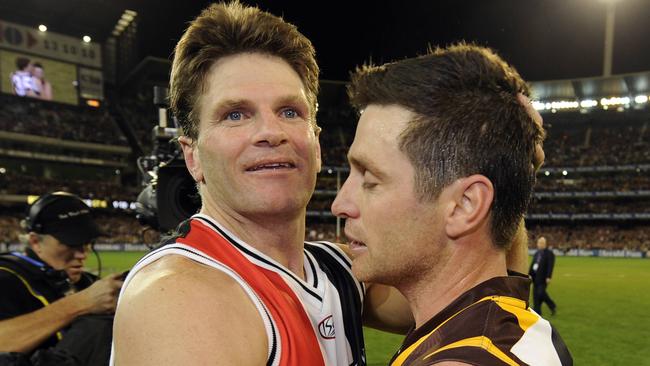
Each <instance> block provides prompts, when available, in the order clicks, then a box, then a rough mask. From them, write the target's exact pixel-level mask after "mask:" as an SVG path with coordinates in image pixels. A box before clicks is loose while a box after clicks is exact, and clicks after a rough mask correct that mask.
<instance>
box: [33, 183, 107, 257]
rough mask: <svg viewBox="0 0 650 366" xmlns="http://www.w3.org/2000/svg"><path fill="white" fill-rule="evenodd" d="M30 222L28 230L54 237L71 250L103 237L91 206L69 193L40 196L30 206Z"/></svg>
mask: <svg viewBox="0 0 650 366" xmlns="http://www.w3.org/2000/svg"><path fill="white" fill-rule="evenodd" d="M27 222H28V230H30V231H34V232H36V233H39V234H48V235H52V236H53V237H55V238H56V239H57V240H59V241H60V242H61V243H62V244H65V245H67V246H71V247H78V246H82V245H85V244H89V243H90V242H92V241H93V240H94V239H96V238H97V237H98V236H103V235H104V233H102V231H101V230H100V229H99V227H98V226H97V224H96V223H95V221H94V220H93V218H92V215H91V212H90V207H88V205H86V204H85V203H84V202H83V201H82V200H81V199H80V198H79V197H77V196H75V195H73V194H70V193H66V192H55V193H50V194H47V195H44V196H41V197H40V198H39V199H38V200H36V201H35V202H34V203H33V204H32V206H31V207H30V209H29V216H28V217H27Z"/></svg>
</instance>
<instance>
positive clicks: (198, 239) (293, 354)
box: [176, 219, 324, 366]
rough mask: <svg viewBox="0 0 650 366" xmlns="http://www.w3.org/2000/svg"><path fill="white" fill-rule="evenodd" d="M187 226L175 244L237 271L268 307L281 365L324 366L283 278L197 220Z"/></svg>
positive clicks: (302, 312) (306, 320)
mask: <svg viewBox="0 0 650 366" xmlns="http://www.w3.org/2000/svg"><path fill="white" fill-rule="evenodd" d="M190 225H191V226H190V227H191V229H190V232H189V233H188V234H187V236H185V237H184V238H183V237H180V238H178V239H177V240H176V241H177V242H178V243H182V244H185V245H188V246H191V247H193V248H196V249H198V250H200V251H202V252H204V253H206V254H208V255H210V256H211V257H212V258H214V259H215V260H217V261H219V262H221V263H223V264H225V265H226V266H228V267H230V268H231V269H232V270H234V271H235V272H237V273H238V274H239V275H240V276H241V277H242V278H243V279H244V280H245V281H246V283H248V285H250V286H251V288H252V289H253V290H254V291H255V293H256V294H257V296H259V298H260V300H261V301H262V302H263V303H264V305H266V307H267V308H268V310H269V312H270V313H271V317H272V318H273V320H274V321H275V324H276V325H277V327H278V333H279V335H280V344H281V347H282V348H281V355H280V365H282V366H298V365H314V366H318V365H324V361H323V357H322V354H321V350H320V347H319V344H318V340H317V339H316V335H315V334H314V328H313V326H312V324H311V321H310V320H309V317H308V316H307V314H306V313H305V310H304V308H303V306H302V304H301V302H300V300H299V299H298V297H297V296H296V294H295V293H294V291H293V290H292V289H291V288H290V287H289V286H288V285H287V283H286V282H285V281H284V280H283V279H282V277H281V276H280V275H279V274H278V273H276V272H274V271H270V270H268V269H266V268H262V267H259V266H257V265H255V264H253V263H251V262H250V261H249V260H248V259H247V258H246V257H245V256H244V255H243V254H242V253H241V252H240V251H239V250H238V249H237V248H235V247H234V246H233V245H232V244H231V243H230V242H228V240H227V239H225V238H223V237H222V236H221V235H220V234H219V233H217V232H215V231H214V230H213V229H211V228H209V227H207V226H206V225H205V224H203V223H202V222H200V221H199V220H194V219H193V220H191V222H190Z"/></svg>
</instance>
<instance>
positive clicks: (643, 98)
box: [634, 95, 648, 104]
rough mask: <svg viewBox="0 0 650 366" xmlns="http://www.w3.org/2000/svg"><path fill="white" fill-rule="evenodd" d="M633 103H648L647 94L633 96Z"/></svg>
mask: <svg viewBox="0 0 650 366" xmlns="http://www.w3.org/2000/svg"><path fill="white" fill-rule="evenodd" d="M634 103H636V104H644V103H648V96H647V95H637V96H636V97H634Z"/></svg>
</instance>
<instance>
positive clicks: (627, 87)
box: [531, 65, 650, 101]
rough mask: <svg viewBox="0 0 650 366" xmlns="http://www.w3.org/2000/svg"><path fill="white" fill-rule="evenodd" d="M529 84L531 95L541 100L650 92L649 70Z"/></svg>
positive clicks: (598, 97) (578, 98)
mask: <svg viewBox="0 0 650 366" xmlns="http://www.w3.org/2000/svg"><path fill="white" fill-rule="evenodd" d="M648 66H649V67H650V65H648ZM531 84H532V85H531V87H532V94H533V97H534V98H535V99H537V100H542V101H553V100H585V99H600V98H603V97H613V96H630V97H634V96H636V95H639V94H649V93H650V71H646V72H641V73H632V74H623V75H613V76H611V77H591V78H582V79H566V80H549V81H539V82H533V83H531Z"/></svg>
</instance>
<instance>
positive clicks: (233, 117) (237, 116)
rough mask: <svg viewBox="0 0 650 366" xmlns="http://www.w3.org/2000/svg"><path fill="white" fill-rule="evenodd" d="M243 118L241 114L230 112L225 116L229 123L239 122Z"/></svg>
mask: <svg viewBox="0 0 650 366" xmlns="http://www.w3.org/2000/svg"><path fill="white" fill-rule="evenodd" d="M243 117H244V115H243V113H242V112H239V111H234V112H230V113H228V114H227V115H226V119H229V120H231V121H241V119H242V118H243Z"/></svg>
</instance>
